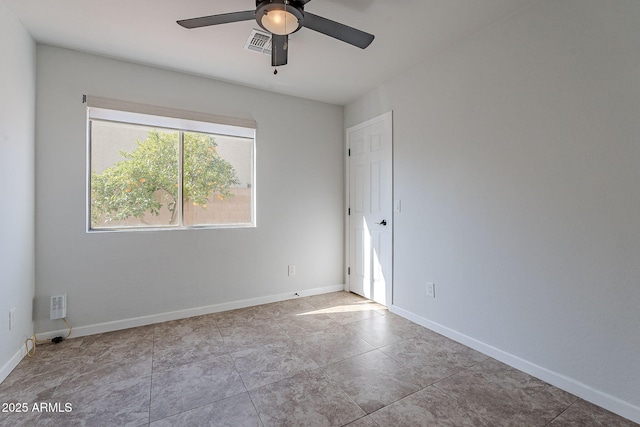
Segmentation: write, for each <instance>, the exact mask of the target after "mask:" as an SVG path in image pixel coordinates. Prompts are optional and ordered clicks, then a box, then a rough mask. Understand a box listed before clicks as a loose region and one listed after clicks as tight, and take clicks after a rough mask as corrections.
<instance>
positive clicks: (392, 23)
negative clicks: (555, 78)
mask: <svg viewBox="0 0 640 427" xmlns="http://www.w3.org/2000/svg"><path fill="white" fill-rule="evenodd" d="M534 1H536V0H387V1H384V0H312V1H311V2H310V3H308V4H307V5H306V7H305V9H306V10H308V11H309V12H311V13H314V14H316V15H321V16H323V17H325V18H329V19H332V20H334V21H338V22H341V23H343V24H346V25H349V26H352V27H355V28H358V29H361V30H363V31H366V32H369V33H372V34H374V35H375V36H376V38H375V40H374V41H373V43H372V44H371V46H369V47H368V48H367V49H365V50H361V49H359V48H356V47H353V46H351V45H348V44H346V43H343V42H340V41H338V40H335V39H333V38H330V37H327V36H325V35H323V34H320V33H316V32H314V31H312V30H309V29H306V28H303V29H302V30H300V31H298V32H297V33H294V34H292V35H291V36H290V41H289V63H288V65H286V66H284V67H278V74H277V75H274V74H273V69H272V67H271V59H270V57H269V56H267V55H263V54H259V53H255V52H251V51H247V50H245V49H244V44H245V42H246V41H247V38H248V36H249V34H250V32H251V30H252V29H253V28H259V27H258V25H257V23H256V22H255V21H246V22H236V23H232V24H225V25H218V26H211V27H207V28H199V29H193V30H187V29H184V28H182V27H180V26H178V25H177V24H176V22H175V21H176V20H178V19H186V18H193V17H198V16H205V15H214V14H218V13H227V12H236V11H241V10H251V9H255V1H254V0H233V1H223V0H64V1H63V0H4V2H5V3H6V4H7V5H8V6H9V8H10V9H11V10H13V11H14V13H15V14H16V15H17V16H18V18H19V19H20V20H21V21H22V22H23V23H24V25H25V26H26V27H27V29H28V30H29V31H30V33H31V34H32V35H33V37H34V39H35V40H36V41H37V42H41V43H46V44H51V45H55V46H61V47H66V48H70V49H75V50H80V51H85V52H91V53H96V54H99V55H104V56H109V57H114V58H121V59H124V60H129V61H134V62H138V63H143V64H149V65H154V66H158V67H163V68H168V69H172V70H178V71H183V72H187V73H193V74H197V75H202V76H207V77H212V78H215V79H219V80H225V81H229V82H234V83H239V84H242V85H247V86H251V87H256V88H261V89H266V90H270V91H273V92H278V93H283V94H288V95H294V96H299V97H303V98H308V99H313V100H318V101H323V102H328V103H331V104H337V105H345V104H347V103H348V102H350V101H352V100H354V99H356V98H357V97H359V96H360V95H362V94H364V93H366V92H367V91H369V90H370V89H372V88H374V87H376V86H378V85H380V84H381V83H384V82H385V81H387V80H389V79H390V78H392V77H393V76H394V75H397V74H398V73H400V72H402V71H404V70H406V69H408V68H410V67H412V66H413V65H416V64H417V63H419V62H422V61H423V60H425V59H427V58H429V57H432V56H434V55H437V54H438V53H439V52H441V51H442V50H443V49H446V48H447V47H450V46H452V45H453V44H455V43H456V42H458V41H460V40H462V39H464V38H466V37H469V36H472V35H473V34H474V33H476V32H477V31H479V30H481V29H482V28H484V27H487V26H489V25H491V24H493V23H494V22H496V21H498V20H500V19H503V18H504V17H506V16H508V15H510V14H512V13H514V12H515V11H517V10H519V9H520V8H522V7H524V6H526V5H528V4H530V3H533V2H534Z"/></svg>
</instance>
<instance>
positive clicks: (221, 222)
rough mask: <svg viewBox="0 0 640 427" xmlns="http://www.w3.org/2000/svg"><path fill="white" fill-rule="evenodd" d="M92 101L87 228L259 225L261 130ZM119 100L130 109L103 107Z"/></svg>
mask: <svg viewBox="0 0 640 427" xmlns="http://www.w3.org/2000/svg"><path fill="white" fill-rule="evenodd" d="M87 103H88V107H87V111H88V114H87V117H88V131H87V134H88V168H87V169H88V174H87V175H88V187H89V189H88V202H87V205H88V214H87V224H88V230H90V231H93V230H139V229H159V228H166V229H183V228H202V227H251V226H254V225H255V174H254V169H255V168H254V165H255V153H254V151H255V125H254V126H253V127H244V126H237V125H229V124H225V123H215V122H214V121H218V122H224V121H229V120H233V119H226V118H221V117H218V116H209V115H203V114H198V113H190V112H183V111H177V110H167V109H163V108H159V107H149V106H142V105H139V104H130V103H124V102H119V101H111V100H104V99H102V98H89V99H88V102H87ZM114 103H115V104H116V106H119V107H124V108H122V109H112V108H104V107H103V105H107V106H111V105H112V104H114ZM95 105H97V106H95ZM127 110H135V111H127ZM137 111H142V112H137ZM147 112H153V113H156V114H147ZM158 112H160V113H162V114H161V115H158V114H157V113H158ZM185 116H186V117H188V118H184V117H185ZM192 118H198V119H202V118H205V119H206V120H207V121H203V120H193V119H192ZM251 124H252V123H249V125H251Z"/></svg>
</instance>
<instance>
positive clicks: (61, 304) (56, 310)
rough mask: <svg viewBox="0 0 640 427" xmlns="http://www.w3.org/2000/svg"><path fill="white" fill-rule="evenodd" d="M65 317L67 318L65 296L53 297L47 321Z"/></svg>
mask: <svg viewBox="0 0 640 427" xmlns="http://www.w3.org/2000/svg"><path fill="white" fill-rule="evenodd" d="M65 317H67V294H62V295H53V296H52V297H51V310H50V315H49V319H51V320H56V319H62V318H65Z"/></svg>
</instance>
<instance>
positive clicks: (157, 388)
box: [150, 355, 246, 421]
mask: <svg viewBox="0 0 640 427" xmlns="http://www.w3.org/2000/svg"><path fill="white" fill-rule="evenodd" d="M152 377H153V381H152V384H151V408H150V413H151V421H155V420H159V419H162V418H166V417H168V416H170V415H174V414H178V413H180V412H184V411H188V410H190V409H194V408H197V407H198V406H202V405H206V404H209V403H213V402H216V401H218V400H222V399H226V398H227V397H231V396H234V395H236V394H240V393H243V392H245V391H246V389H245V387H244V384H243V383H242V379H241V378H240V375H239V374H238V371H237V370H236V368H235V366H234V364H233V360H232V359H231V357H230V356H229V355H224V356H218V357H211V358H207V359H201V360H199V361H197V362H192V363H189V364H186V365H180V366H178V367H176V368H172V369H168V370H165V371H159V372H154V373H153V375H152Z"/></svg>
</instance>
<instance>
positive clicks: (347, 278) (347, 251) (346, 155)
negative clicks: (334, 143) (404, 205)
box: [344, 111, 395, 307]
mask: <svg viewBox="0 0 640 427" xmlns="http://www.w3.org/2000/svg"><path fill="white" fill-rule="evenodd" d="M388 119H389V120H391V195H392V196H391V200H389V201H388V203H389V204H390V208H391V210H390V211H391V216H392V218H391V224H390V226H391V248H390V250H391V274H390V275H389V278H388V280H387V286H386V301H387V306H388V307H391V305H392V304H393V276H394V274H393V264H394V256H393V249H394V243H393V242H394V219H395V218H394V212H395V211H394V209H393V200H394V199H393V192H394V187H393V176H394V174H393V111H389V112H387V113H384V114H382V115H380V116H377V117H374V118H372V119H369V120H367V121H365V122H362V123H360V124H357V125H355V126H352V127H349V128H347V129H346V130H345V138H344V141H345V151H344V158H345V214H344V224H345V228H344V229H345V235H344V241H345V246H344V247H345V254H344V277H345V290H346V291H350V290H351V283H350V274H349V271H348V270H349V263H350V259H349V258H350V249H351V248H350V246H349V245H350V242H349V241H350V236H351V229H350V228H351V227H350V221H349V220H350V218H349V204H350V177H351V174H350V157H349V133H351V132H353V131H357V130H358V129H361V128H364V127H367V126H370V125H372V124H374V123H377V122H380V121H384V120H388Z"/></svg>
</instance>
